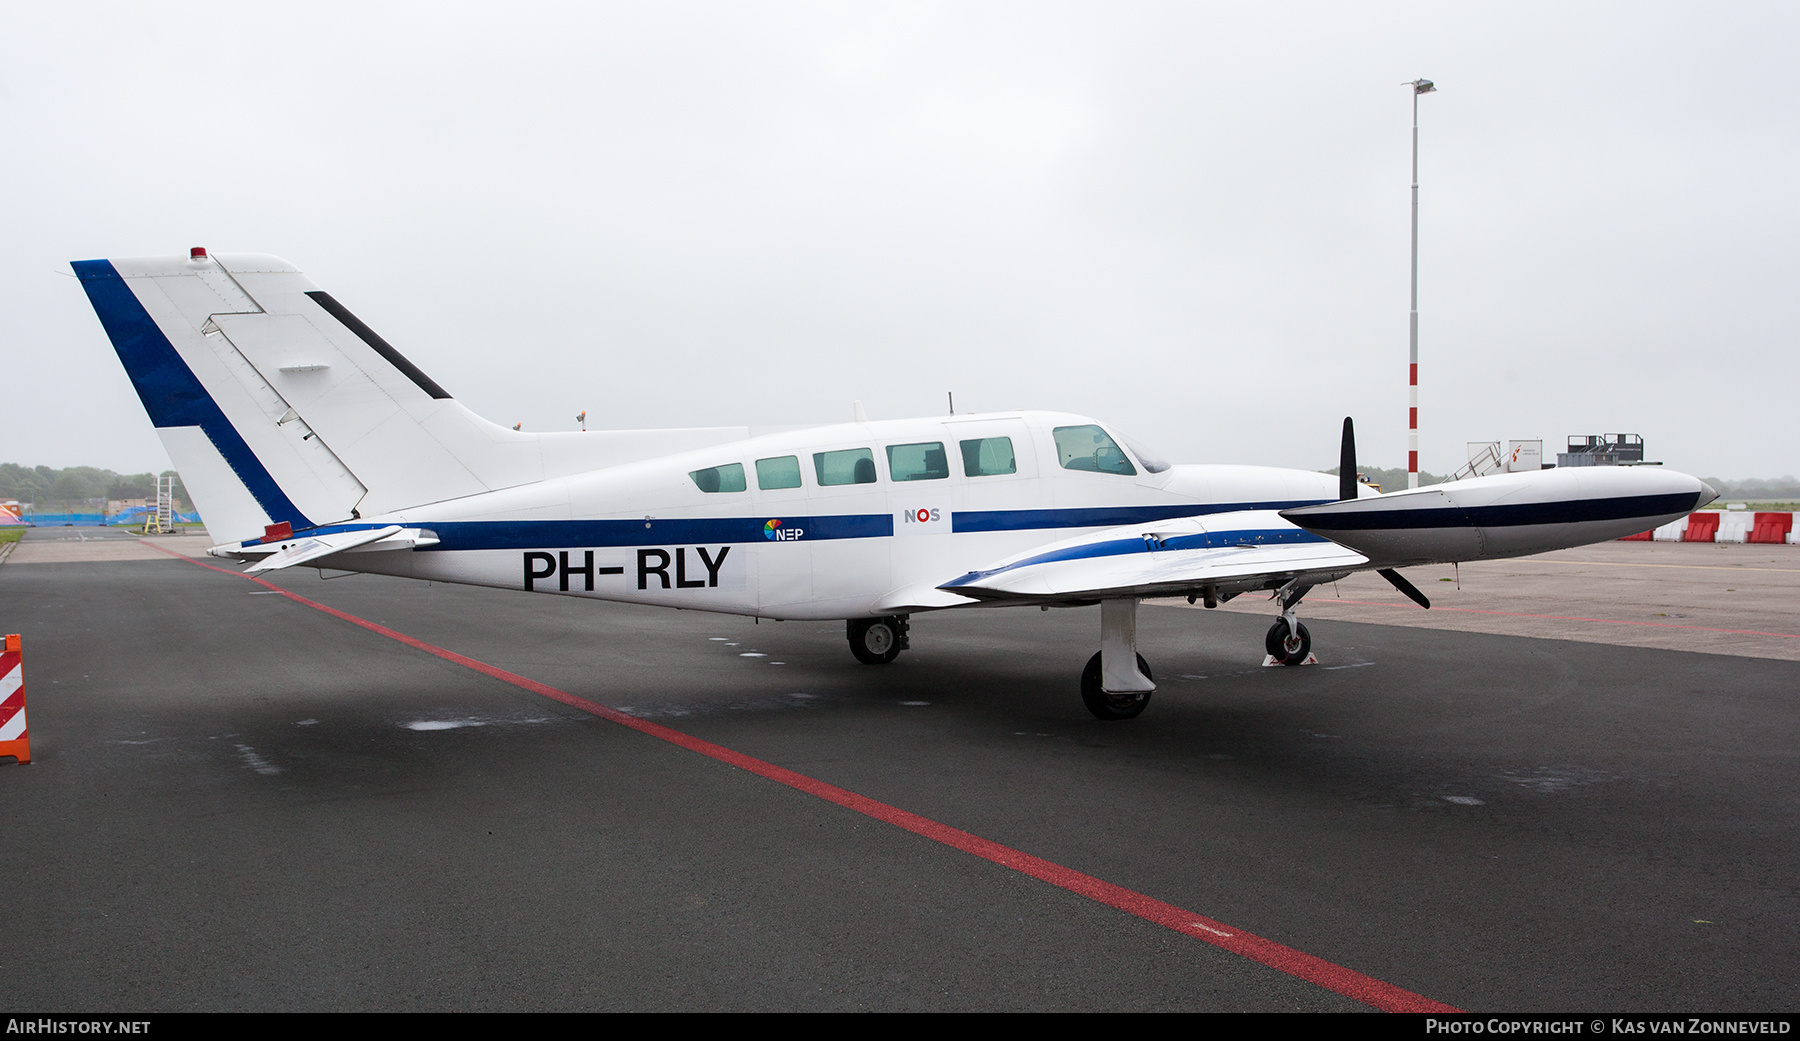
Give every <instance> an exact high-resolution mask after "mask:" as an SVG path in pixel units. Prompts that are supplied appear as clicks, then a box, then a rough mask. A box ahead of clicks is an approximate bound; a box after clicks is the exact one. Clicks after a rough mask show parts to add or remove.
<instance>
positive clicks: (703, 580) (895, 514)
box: [327, 412, 1336, 619]
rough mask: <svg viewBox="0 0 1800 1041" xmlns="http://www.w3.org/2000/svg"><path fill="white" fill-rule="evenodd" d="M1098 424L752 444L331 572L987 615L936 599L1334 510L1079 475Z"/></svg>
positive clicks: (513, 502) (502, 496)
mask: <svg viewBox="0 0 1800 1041" xmlns="http://www.w3.org/2000/svg"><path fill="white" fill-rule="evenodd" d="M1094 423H1095V421H1094V420H1092V419H1088V418H1085V417H1081V416H1073V415H1065V414H1059V413H1045V412H1015V413H995V414H985V415H970V416H946V417H943V418H929V419H911V420H895V421H886V422H874V423H852V424H844V425H842V426H831V427H819V428H813V429H806V430H799V431H790V432H786V433H781V434H773V435H768V436H764V437H758V438H751V439H748V440H744V441H738V442H733V443H729V444H723V445H717V446H713V447H710V448H705V449H700V450H696V451H691V452H686V453H682V454H680V455H674V456H668V457H664V458H660V459H654V460H648V461H644V462H637V463H630V464H626V465H622V466H615V467H609V468H607V469H603V470H597V471H594V472H591V473H585V474H579V475H575V476H570V477H564V478H559V479H555V480H550V481H544V482H540V483H535V484H530V485H525V486H521V487H518V488H512V489H504V490H500V491H494V492H486V493H483V494H480V495H472V496H468V497H465V498H461V499H454V500H450V501H446V502H441V503H436V504H433V505H430V506H421V507H416V508H412V509H406V510H400V511H396V512H393V513H390V514H385V515H382V516H379V517H369V518H365V520H364V521H363V523H362V525H359V526H367V525H370V524H373V525H387V524H398V525H402V526H405V527H407V528H409V529H411V528H416V529H424V530H428V531H429V532H430V533H432V534H434V535H435V536H436V537H437V538H438V540H439V541H438V543H437V544H436V545H433V546H430V547H428V548H423V549H418V550H412V551H398V552H366V553H363V552H355V551H352V552H348V553H342V554H338V555H337V556H335V557H334V558H332V560H331V562H330V564H329V565H327V566H330V567H334V568H335V567H343V568H352V569H355V570H360V571H369V572H376V573H383V574H394V575H401V576H406V577H411V578H419V579H427V580H433V581H445V582H458V583H467V584H474V585H486V586H494V587H499V588H508V589H526V590H529V591H531V592H538V593H557V594H564V595H570V596H586V597H593V598H597V599H606V600H620V601H629V602H634V603H646V604H660V605H664V606H671V607H681V608H693V609H700V610H708V611H721V612H728V613H733V614H746V615H758V616H762V617H767V618H793V619H802V618H811V619H827V618H857V617H868V616H873V615H881V614H898V613H906V612H908V611H912V610H924V609H930V608H942V607H954V606H961V605H966V604H973V603H976V602H977V601H975V600H973V599H971V598H968V597H964V596H960V595H957V594H954V593H949V592H944V591H941V590H939V589H938V588H937V587H938V585H939V584H941V583H943V582H946V581H948V580H950V579H953V578H955V577H957V576H959V575H961V574H963V573H964V572H966V571H968V570H970V569H973V568H977V567H981V566H983V565H986V564H989V563H991V562H993V561H995V560H999V559H1002V558H1005V557H1007V556H1009V555H1011V554H1015V553H1018V552H1021V551H1024V550H1027V549H1029V548H1031V547H1033V546H1037V545H1042V544H1044V543H1046V542H1051V541H1055V540H1058V539H1062V538H1066V537H1068V536H1073V535H1079V534H1082V533H1084V532H1088V531H1096V530H1100V529H1104V528H1109V527H1114V526H1117V525H1121V524H1130V523H1139V522H1143V521H1148V520H1158V519H1163V518H1170V517H1188V516H1194V515H1196V514H1207V513H1212V512H1223V511H1227V510H1242V509H1251V508H1265V509H1281V508H1288V507H1292V506H1299V505H1304V504H1312V503H1321V502H1328V501H1330V500H1332V499H1333V498H1334V497H1335V489H1336V479H1335V478H1333V477H1330V476H1328V475H1325V474H1318V473H1309V472H1305V471H1297V470H1281V469H1273V468H1266V467H1247V466H1168V467H1166V468H1163V469H1161V471H1160V472H1151V470H1150V467H1151V466H1156V465H1159V464H1156V463H1155V462H1154V461H1150V460H1145V459H1142V458H1137V453H1135V452H1134V453H1133V458H1132V459H1131V465H1130V467H1129V468H1130V469H1132V470H1134V471H1135V472H1134V473H1131V474H1123V473H1116V472H1113V473H1109V472H1097V471H1091V470H1082V469H1069V468H1066V467H1065V466H1064V465H1063V463H1062V460H1061V459H1060V458H1059V455H1058V450H1057V444H1056V441H1055V439H1054V437H1053V431H1054V430H1055V429H1056V428H1058V427H1064V428H1066V427H1073V426H1081V425H1085V424H1094ZM1102 426H1104V424H1102ZM1108 429H1109V431H1110V428H1108ZM1110 432H1111V433H1113V435H1114V437H1115V439H1116V438H1117V432H1116V431H1110ZM993 439H1006V440H1007V441H1009V442H1010V445H1011V448H1012V470H1013V472H1010V473H993V474H985V475H976V476H971V475H970V474H969V473H968V472H967V471H968V469H969V468H970V466H971V465H973V466H976V468H977V469H979V465H978V464H976V463H974V462H973V461H969V465H965V460H964V459H963V458H962V448H961V446H962V445H963V444H964V443H965V442H972V441H990V440H993ZM1120 443H1121V444H1124V442H1123V441H1122V439H1120ZM933 445H941V446H942V459H943V461H944V463H945V464H946V465H944V466H943V467H942V472H943V476H926V477H919V476H917V474H916V472H915V473H914V474H912V475H910V476H911V477H912V479H901V478H905V477H907V476H909V475H908V474H907V473H906V472H905V471H904V470H902V471H901V472H900V473H896V470H895V467H896V466H899V465H903V464H901V463H898V462H896V460H897V459H898V458H900V457H903V456H905V455H906V454H907V453H909V452H910V453H911V455H912V457H913V458H915V459H916V458H918V457H919V455H920V453H919V448H920V446H933ZM859 449H867V450H868V453H867V454H868V456H869V457H870V458H871V459H872V461H873V463H874V473H873V479H872V480H867V481H866V482H865V483H842V484H822V483H821V477H822V476H824V477H827V478H829V477H830V476H831V475H830V474H822V472H821V470H820V466H821V465H825V464H821V463H820V461H819V457H820V456H827V455H828V454H829V453H846V452H849V453H855V451H856V450H859ZM891 449H897V450H898V451H899V453H900V456H896V455H895V454H894V453H893V452H891V451H890V450H891ZM926 450H927V451H929V448H927V449H926ZM788 457H791V458H792V459H793V460H794V461H795V462H796V463H797V465H798V470H799V481H798V486H797V487H785V488H779V487H777V488H770V487H764V486H763V484H764V483H765V482H763V481H760V480H759V476H760V475H759V469H758V462H759V461H764V463H765V465H767V464H768V461H771V460H783V459H786V458H788ZM829 458H838V457H829ZM829 458H828V459H827V462H829ZM734 464H735V465H736V466H738V467H741V468H742V473H743V478H742V490H719V491H702V490H701V481H700V480H697V479H696V478H695V477H694V476H692V475H693V474H694V473H696V472H699V471H704V470H709V469H715V468H720V467H726V468H729V467H731V466H732V465H734ZM783 472H784V473H785V472H786V470H785V469H784V470H783ZM861 476H863V477H868V476H869V475H868V474H867V472H866V471H865V472H864V473H863V474H862V475H861ZM724 483H725V484H726V486H727V488H729V487H730V486H731V481H730V480H729V479H728V480H727V481H726V482H724ZM774 483H781V482H780V480H777V481H776V482H774Z"/></svg>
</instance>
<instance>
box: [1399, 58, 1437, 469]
mask: <svg viewBox="0 0 1800 1041" xmlns="http://www.w3.org/2000/svg"><path fill="white" fill-rule="evenodd" d="M1406 85H1407V86H1409V87H1411V88H1412V89H1413V135H1412V137H1413V140H1412V311H1411V312H1410V320H1409V328H1408V349H1407V354H1408V357H1409V360H1410V364H1409V365H1408V366H1407V389H1406V397H1407V408H1406V486H1407V487H1408V488H1417V487H1418V486H1419V95H1421V94H1429V93H1431V92H1432V91H1434V90H1436V89H1437V85H1436V84H1434V83H1432V82H1431V81H1430V80H1427V79H1417V80H1413V81H1412V82H1411V83H1408V84H1406Z"/></svg>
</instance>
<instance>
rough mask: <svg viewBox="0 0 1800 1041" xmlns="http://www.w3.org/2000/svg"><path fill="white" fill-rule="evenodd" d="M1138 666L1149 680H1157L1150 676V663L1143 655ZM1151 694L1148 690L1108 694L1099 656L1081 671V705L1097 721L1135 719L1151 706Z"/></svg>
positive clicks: (1089, 660)
mask: <svg viewBox="0 0 1800 1041" xmlns="http://www.w3.org/2000/svg"><path fill="white" fill-rule="evenodd" d="M1137 666H1138V671H1139V672H1141V673H1143V674H1144V676H1145V677H1146V678H1147V679H1152V680H1153V679H1155V678H1156V677H1155V676H1151V675H1150V663H1149V662H1147V661H1145V660H1144V656H1143V655H1141V654H1140V655H1138V656H1137ZM1150 694H1151V692H1150V691H1147V690H1144V691H1136V692H1132V693H1125V694H1108V693H1107V692H1106V691H1105V690H1102V689H1101V687H1100V655H1099V654H1095V655H1094V656H1093V657H1092V658H1089V659H1088V663H1087V668H1085V669H1082V670H1081V703H1082V704H1083V705H1086V706H1087V710H1088V711H1089V712H1092V713H1093V714H1094V716H1095V718H1097V719H1105V720H1114V719H1133V718H1135V717H1136V716H1137V715H1138V714H1139V713H1141V712H1143V711H1144V707H1145V706H1147V705H1149V704H1150Z"/></svg>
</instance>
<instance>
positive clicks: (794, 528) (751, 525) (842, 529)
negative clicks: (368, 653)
mask: <svg viewBox="0 0 1800 1041" xmlns="http://www.w3.org/2000/svg"><path fill="white" fill-rule="evenodd" d="M1272 505H1275V504H1262V503H1258V504H1244V503H1229V504H1224V505H1207V504H1202V503H1185V504H1182V505H1178V506H1122V507H1109V508H1106V509H1072V510H1006V511H995V512H988V513H976V514H973V516H975V517H976V518H978V520H977V522H976V524H975V526H973V527H969V528H964V527H962V526H961V523H960V522H961V520H962V518H963V517H964V516H966V515H965V514H963V513H953V514H951V518H950V520H951V530H952V531H1029V530H1034V529H1042V528H1075V527H1106V526H1111V525H1114V524H1130V523H1133V522H1136V523H1144V522H1148V521H1155V520H1168V519H1170V518H1173V517H1195V516H1199V515H1202V514H1211V513H1224V512H1228V511H1235V510H1243V509H1268V508H1270V507H1271V506H1272ZM768 520H769V519H768V518H763V517H693V518H667V519H665V518H651V519H649V520H644V519H636V518H634V519H628V520H516V521H431V520H424V519H419V520H408V521H406V522H404V523H405V524H406V526H407V527H410V528H428V529H430V530H431V531H432V532H433V533H434V534H435V535H437V537H438V540H439V541H438V543H437V545H435V546H421V547H419V550H420V552H433V551H435V552H444V551H457V550H475V549H559V548H561V549H569V548H584V549H598V548H601V547H605V546H654V545H671V546H672V545H701V544H716V545H725V544H732V543H755V542H764V541H783V542H786V541H797V542H817V541H820V540H829V539H876V538H886V537H888V536H891V535H893V534H894V516H893V514H891V513H864V514H840V515H836V516H819V517H793V516H788V517H782V518H779V521H780V523H779V524H778V525H776V527H775V528H774V529H773V530H774V535H771V534H770V531H771V529H770V527H769V524H768ZM1002 521H1004V523H1005V526H1002V524H1001V522H1002ZM382 526H383V524H382V523H372V522H366V521H365V522H363V523H360V524H332V525H329V526H326V527H323V528H320V529H318V530H316V531H306V532H302V531H299V530H296V531H295V533H294V537H295V538H305V537H307V536H309V535H327V534H331V533H334V532H340V531H361V530H365V529H368V528H379V527H382ZM792 532H798V534H789V533H792ZM1225 534H1230V533H1225ZM1289 534H1301V535H1303V534H1304V533H1302V532H1297V531H1296V532H1289ZM1209 537H1214V536H1192V535H1183V536H1179V537H1176V538H1171V539H1168V540H1166V542H1165V545H1167V546H1168V547H1169V548H1190V547H1189V546H1188V545H1187V541H1188V540H1190V539H1194V538H1209ZM1217 537H1220V538H1223V537H1224V535H1223V534H1222V535H1219V536H1217ZM1306 538H1307V539H1310V538H1311V537H1310V536H1307V537H1306ZM1239 541H1243V540H1242V539H1240V540H1239ZM1207 544H1208V545H1212V544H1213V543H1207ZM1196 545H1198V543H1196Z"/></svg>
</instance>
